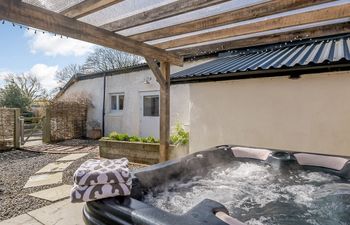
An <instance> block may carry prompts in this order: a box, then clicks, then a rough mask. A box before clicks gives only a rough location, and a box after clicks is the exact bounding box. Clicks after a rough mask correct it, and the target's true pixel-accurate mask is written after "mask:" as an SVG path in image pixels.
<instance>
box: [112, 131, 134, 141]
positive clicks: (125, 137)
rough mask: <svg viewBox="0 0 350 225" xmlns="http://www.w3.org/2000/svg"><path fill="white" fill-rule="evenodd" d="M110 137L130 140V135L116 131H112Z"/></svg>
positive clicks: (117, 139) (118, 139)
mask: <svg viewBox="0 0 350 225" xmlns="http://www.w3.org/2000/svg"><path fill="white" fill-rule="evenodd" d="M108 137H109V139H111V140H116V141H129V135H128V134H119V133H117V132H115V131H113V132H111V133H110V134H109V135H108Z"/></svg>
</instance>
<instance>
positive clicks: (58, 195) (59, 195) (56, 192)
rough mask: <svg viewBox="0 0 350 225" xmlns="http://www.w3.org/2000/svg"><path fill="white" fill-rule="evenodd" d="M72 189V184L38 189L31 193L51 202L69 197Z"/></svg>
mask: <svg viewBox="0 0 350 225" xmlns="http://www.w3.org/2000/svg"><path fill="white" fill-rule="evenodd" d="M71 189H72V186H70V185H61V186H58V187H54V188H49V189H46V190H42V191H38V192H35V193H32V194H29V195H30V196H33V197H36V198H41V199H45V200H48V201H51V202H55V201H58V200H61V199H64V198H68V197H69V196H70V191H71Z"/></svg>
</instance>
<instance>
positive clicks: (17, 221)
mask: <svg viewBox="0 0 350 225" xmlns="http://www.w3.org/2000/svg"><path fill="white" fill-rule="evenodd" d="M0 225H43V224H42V223H39V222H38V221H37V220H36V219H34V218H33V217H31V216H29V215H28V214H22V215H20V216H16V217H14V218H12V219H9V220H4V221H2V222H0Z"/></svg>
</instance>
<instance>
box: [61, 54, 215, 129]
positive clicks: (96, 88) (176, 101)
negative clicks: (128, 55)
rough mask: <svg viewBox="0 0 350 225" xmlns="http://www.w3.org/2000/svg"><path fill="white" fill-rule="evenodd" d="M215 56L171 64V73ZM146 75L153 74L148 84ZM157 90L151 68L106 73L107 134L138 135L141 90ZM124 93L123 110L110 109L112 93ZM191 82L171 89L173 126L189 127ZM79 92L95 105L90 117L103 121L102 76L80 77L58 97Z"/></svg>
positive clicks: (150, 75) (89, 110)
mask: <svg viewBox="0 0 350 225" xmlns="http://www.w3.org/2000/svg"><path fill="white" fill-rule="evenodd" d="M210 60H212V59H204V60H198V61H190V62H186V63H185V65H184V66H183V67H178V66H172V67H171V73H175V72H177V71H180V70H184V69H187V68H190V67H192V66H195V65H198V64H202V63H205V62H207V61H210ZM146 77H152V79H151V81H150V83H149V84H145V83H144V80H145V78H146ZM144 91H158V92H159V84H158V82H157V81H156V79H155V77H154V75H153V73H152V72H151V71H150V70H149V69H146V70H141V71H136V72H129V73H124V74H116V75H113V76H107V78H106V105H105V107H106V116H105V134H106V135H108V134H109V133H110V132H112V131H117V132H123V133H128V134H129V135H139V133H140V113H141V108H140V106H141V105H140V104H141V99H140V92H144ZM113 93H124V94H125V100H124V101H125V102H124V110H123V112H120V113H112V112H111V111H110V94H113ZM189 94H190V92H189V84H182V85H172V86H171V89H170V96H171V100H170V111H171V113H170V122H171V126H172V127H174V125H175V124H176V123H177V122H179V123H181V124H183V125H185V127H186V129H189V123H190V114H189V112H190V105H189V104H190V101H189V99H190V97H189ZM76 96H88V97H89V98H90V99H91V100H92V106H91V107H89V109H88V121H92V120H97V121H99V122H100V123H102V107H103V104H102V102H103V78H95V79H88V80H83V81H78V82H76V83H74V84H73V85H72V86H71V87H69V88H68V89H67V90H66V91H65V93H63V95H62V96H61V97H59V100H63V99H67V98H75V97H76Z"/></svg>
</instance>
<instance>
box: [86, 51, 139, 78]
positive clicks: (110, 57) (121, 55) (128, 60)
mask: <svg viewBox="0 0 350 225" xmlns="http://www.w3.org/2000/svg"><path fill="white" fill-rule="evenodd" d="M143 61H144V60H143V58H142V57H140V56H136V55H131V54H128V53H125V52H121V51H117V50H114V49H110V48H102V47H99V48H96V49H95V51H94V52H93V53H91V54H90V55H89V56H88V57H87V59H86V63H85V65H86V66H89V67H90V68H91V69H92V70H93V71H95V72H102V71H108V70H114V69H118V68H122V67H127V66H133V65H137V64H139V63H141V62H143Z"/></svg>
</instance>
